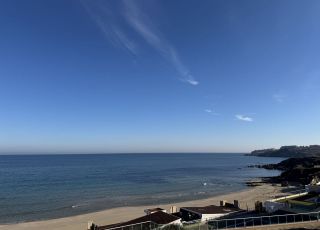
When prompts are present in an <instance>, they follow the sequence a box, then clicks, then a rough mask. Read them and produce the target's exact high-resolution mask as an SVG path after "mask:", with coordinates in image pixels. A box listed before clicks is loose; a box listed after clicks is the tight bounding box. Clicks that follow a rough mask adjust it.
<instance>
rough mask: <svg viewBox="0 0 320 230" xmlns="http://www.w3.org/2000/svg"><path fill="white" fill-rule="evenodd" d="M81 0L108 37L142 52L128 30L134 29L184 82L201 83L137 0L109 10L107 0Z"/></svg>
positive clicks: (127, 0) (127, 47)
mask: <svg viewBox="0 0 320 230" xmlns="http://www.w3.org/2000/svg"><path fill="white" fill-rule="evenodd" d="M81 3H82V5H83V6H84V8H85V9H86V11H87V12H88V14H89V15H90V17H91V18H92V19H93V20H94V21H95V23H96V24H97V26H98V27H99V29H100V30H101V31H102V33H103V34H104V35H105V37H106V38H107V39H108V41H109V42H110V43H112V44H113V45H114V46H116V47H121V48H123V49H125V50H126V51H128V52H130V53H131V54H133V55H135V56H137V55H138V53H139V49H138V45H137V43H136V42H135V41H134V40H133V39H132V38H131V37H130V36H128V31H130V30H133V31H135V33H137V34H138V35H140V36H141V37H142V38H143V40H144V41H145V42H146V43H147V44H149V45H150V46H151V47H152V48H153V49H154V50H155V51H156V52H157V53H159V54H160V55H161V56H162V57H163V58H164V59H165V60H166V61H167V62H168V63H170V64H171V65H172V66H173V68H174V69H175V70H176V71H177V73H178V74H179V76H180V77H179V79H180V80H181V81H182V82H185V83H188V84H190V85H193V86H196V85H198V84H199V82H198V81H197V80H196V79H195V78H194V77H193V75H192V74H191V73H190V71H189V69H188V68H187V66H186V65H185V64H184V63H183V62H182V61H181V58H180V56H179V54H178V52H177V51H176V49H175V47H174V46H173V45H172V44H171V43H170V42H169V41H167V40H166V39H165V37H164V35H163V34H162V33H161V32H160V31H159V30H158V29H157V28H156V26H154V24H153V23H152V20H151V18H150V17H148V15H147V14H145V12H144V11H142V10H141V9H140V7H139V5H138V4H137V3H136V1H131V0H122V1H119V2H118V3H119V4H116V6H118V7H119V8H116V9H113V11H111V10H110V9H111V6H109V5H108V2H103V3H102V2H96V1H86V0H82V1H81ZM118 11H119V12H118ZM114 12H118V13H114ZM119 13H120V14H119Z"/></svg>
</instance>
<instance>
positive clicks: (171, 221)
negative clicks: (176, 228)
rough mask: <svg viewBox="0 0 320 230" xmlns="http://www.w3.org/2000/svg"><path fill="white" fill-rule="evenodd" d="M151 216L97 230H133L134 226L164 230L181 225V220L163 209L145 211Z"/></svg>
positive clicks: (99, 227)
mask: <svg viewBox="0 0 320 230" xmlns="http://www.w3.org/2000/svg"><path fill="white" fill-rule="evenodd" d="M145 211H146V213H150V214H149V215H145V216H142V217H139V218H136V219H133V220H130V221H126V222H122V223H116V224H111V225H105V226H98V227H97V230H108V229H116V230H117V229H122V228H123V229H128V230H129V229H130V230H131V229H133V228H132V226H135V225H136V226H138V225H140V226H139V229H153V228H162V227H165V226H167V225H181V218H180V217H177V216H174V215H171V214H168V213H166V211H165V210H163V209H161V210H160V211H156V209H150V210H149V211H147V210H145Z"/></svg>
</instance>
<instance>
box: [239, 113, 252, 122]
mask: <svg viewBox="0 0 320 230" xmlns="http://www.w3.org/2000/svg"><path fill="white" fill-rule="evenodd" d="M235 117H236V119H237V120H239V121H245V122H252V121H253V118H251V117H248V116H245V115H241V114H236V115H235Z"/></svg>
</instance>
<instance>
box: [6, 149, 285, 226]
mask: <svg viewBox="0 0 320 230" xmlns="http://www.w3.org/2000/svg"><path fill="white" fill-rule="evenodd" d="M281 160H283V158H270V157H254V156H245V155H244V154H235V153H223V154H222V153H221V154H220V153H215V154H203V153H192V154H191V153H188V154H182V153H179V154H176V153H172V154H169V153H166V154H69V155H68V154H66V155H0V223H1V224H4V223H17V222H28V221H34V220H46V219H52V218H59V217H66V216H72V215H78V214H84V213H89V212H93V211H99V210H103V209H110V208H114V207H123V206H137V205H154V206H157V205H159V204H165V203H169V204H170V203H171V202H179V201H187V200H195V199H203V198H208V197H210V196H214V195H219V194H225V193H231V192H235V191H239V190H241V189H245V188H246V184H245V182H246V181H248V180H251V179H254V178H259V177H269V176H276V175H278V174H279V173H280V172H279V171H276V170H265V169H259V168H252V167H248V166H249V165H255V164H269V163H278V162H280V161H281Z"/></svg>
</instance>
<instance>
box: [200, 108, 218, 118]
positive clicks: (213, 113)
mask: <svg viewBox="0 0 320 230" xmlns="http://www.w3.org/2000/svg"><path fill="white" fill-rule="evenodd" d="M204 111H205V112H206V113H209V114H210V115H214V116H218V115H220V114H219V113H216V112H215V111H213V110H212V109H205V110H204Z"/></svg>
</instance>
